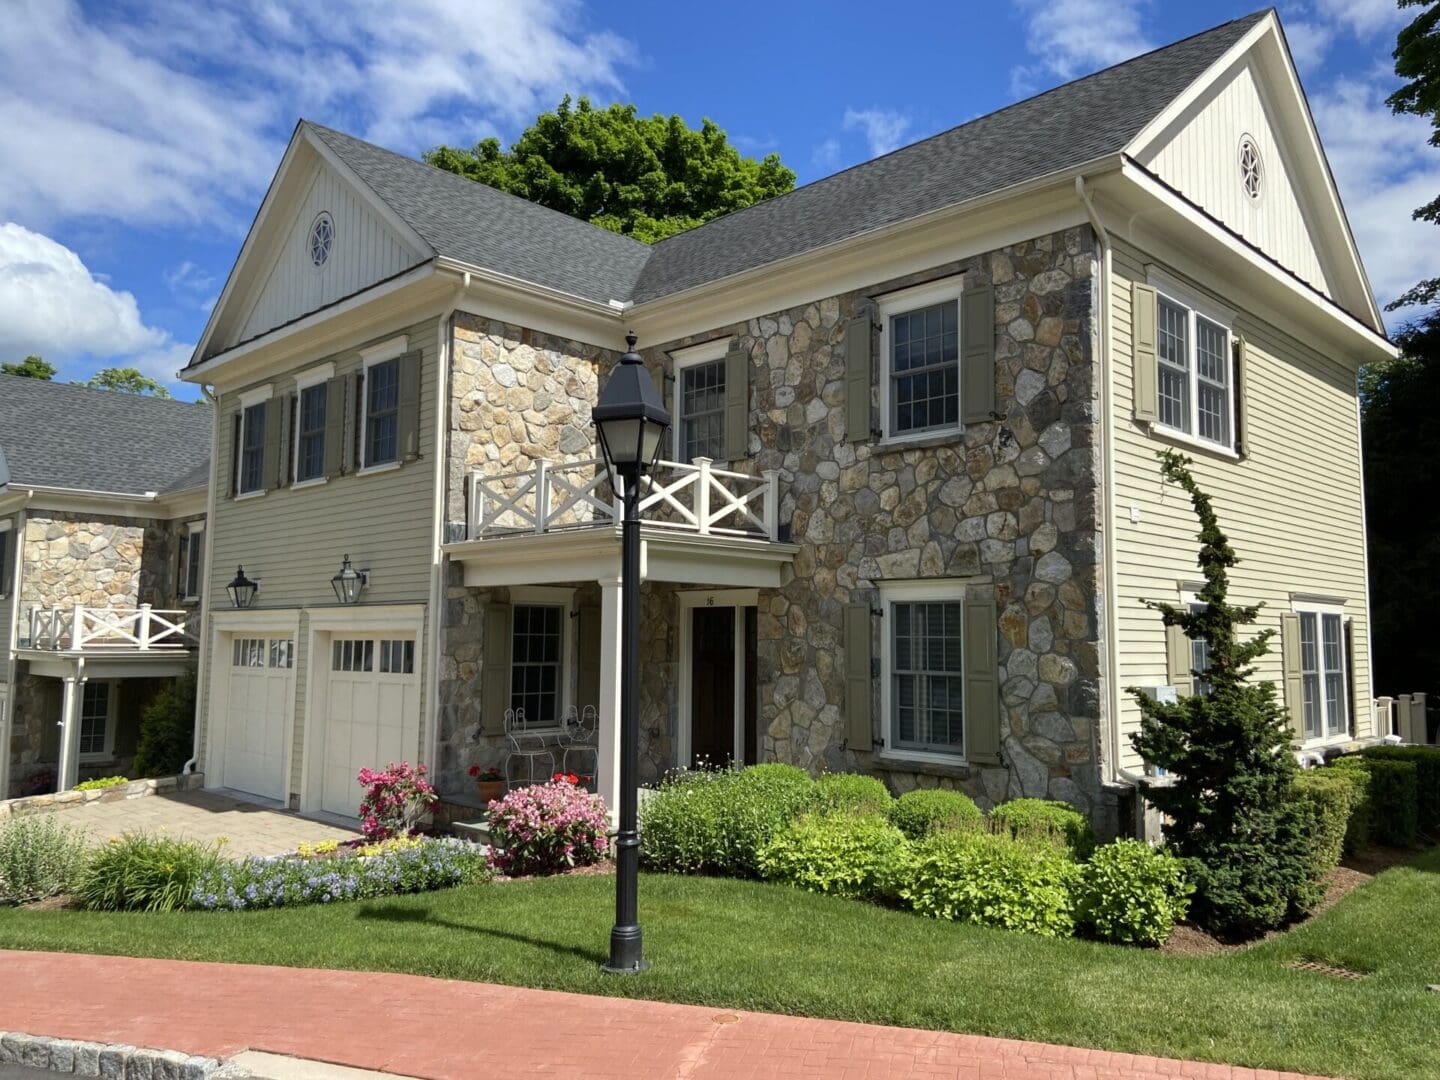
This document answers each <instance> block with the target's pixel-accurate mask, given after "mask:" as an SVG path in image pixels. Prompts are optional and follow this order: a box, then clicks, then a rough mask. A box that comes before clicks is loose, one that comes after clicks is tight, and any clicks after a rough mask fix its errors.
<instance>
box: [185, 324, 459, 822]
mask: <svg viewBox="0 0 1440 1080" xmlns="http://www.w3.org/2000/svg"><path fill="white" fill-rule="evenodd" d="M396 334H405V335H406V336H407V338H408V339H409V340H408V349H409V350H417V349H418V350H420V352H421V365H420V415H419V450H420V457H419V458H418V460H415V461H409V462H406V463H405V464H403V465H402V466H401V467H400V468H398V469H390V470H386V471H381V472H374V473H368V474H359V475H353V474H352V475H345V476H338V477H335V478H333V479H330V480H328V481H326V482H325V483H323V484H316V485H313V486H306V487H301V488H298V489H292V488H290V487H282V488H277V489H274V490H271V491H267V492H266V493H265V494H264V495H261V496H258V497H250V498H239V499H233V498H226V497H225V495H224V492H225V491H226V489H227V484H226V480H225V478H226V477H228V476H229V475H230V470H231V469H233V467H234V464H233V453H234V441H233V439H232V437H231V432H232V430H233V426H234V417H235V415H236V411H237V405H238V400H239V396H240V393H241V392H243V390H245V389H249V387H244V388H238V389H237V390H236V391H229V392H226V393H224V394H223V395H222V396H221V397H220V400H219V402H218V404H217V413H216V415H217V418H218V422H219V424H220V438H219V452H218V453H217V454H216V470H215V473H214V482H215V483H216V484H217V485H218V486H217V489H216V491H217V495H216V499H215V520H214V524H213V525H212V526H211V527H210V530H209V536H208V540H209V542H210V543H211V544H212V545H213V547H212V550H211V559H210V580H209V582H208V587H209V588H210V590H211V593H210V595H211V596H212V597H214V600H213V603H214V605H215V609H216V610H227V609H228V608H229V598H228V594H227V593H226V592H225V585H226V584H227V583H228V582H229V581H230V580H231V579H232V578H233V577H234V576H235V568H236V566H239V565H243V566H244V567H245V572H246V574H247V575H248V576H250V577H251V578H253V579H255V580H257V581H259V582H260V591H259V592H258V594H257V595H256V598H255V608H256V609H257V610H258V609H260V608H270V609H284V610H291V611H293V610H295V609H297V608H298V609H300V630H299V637H298V639H297V640H296V642H295V648H296V653H295V675H296V678H295V726H294V738H293V750H294V752H293V754H292V755H291V766H290V785H291V786H290V791H291V793H292V794H294V793H298V792H299V791H300V790H301V777H302V774H303V771H304V754H303V752H302V750H303V747H304V738H305V722H306V716H305V702H306V686H307V682H308V681H309V674H308V661H309V656H308V651H307V650H308V639H309V632H310V629H309V619H308V611H309V610H310V609H315V608H328V609H332V610H333V609H335V608H337V607H338V605H337V604H336V601H335V593H334V590H333V589H332V587H331V585H330V578H331V577H332V576H333V575H334V574H335V573H336V572H337V571H338V570H339V569H340V562H341V559H342V558H343V557H344V556H345V555H346V554H348V555H349V556H350V558H351V561H352V562H353V564H354V565H355V567H356V568H357V569H360V568H366V569H369V570H370V573H371V577H370V583H369V585H367V586H366V588H365V591H364V593H363V594H362V596H361V600H360V603H359V605H357V610H368V609H373V608H374V607H375V606H377V605H381V604H428V601H429V597H430V574H431V566H432V563H433V553H434V548H433V535H432V522H433V507H434V501H433V500H434V498H435V490H434V479H435V474H434V458H433V456H432V455H434V454H435V453H436V452H437V447H436V442H435V430H436V419H435V383H436V374H437V373H436V367H435V365H436V363H437V362H438V356H437V343H438V333H437V328H436V323H435V321H434V320H426V321H425V322H421V323H417V324H415V325H413V326H409V327H405V328H396V329H395V330H393V331H391V332H389V333H386V334H382V335H379V336H378V337H377V338H375V339H374V340H373V341H370V342H367V343H365V345H362V346H361V348H364V347H368V346H369V345H372V344H376V343H377V342H381V341H387V340H389V339H390V338H393V337H394V336H395V335H396ZM326 360H330V361H333V363H334V365H335V374H336V375H337V376H340V375H353V374H354V373H356V372H358V371H359V370H360V368H361V360H360V353H359V349H358V348H357V349H351V350H348V351H346V352H343V353H339V354H336V355H333V356H317V357H314V358H313V360H307V362H306V363H305V364H303V365H299V366H297V367H296V369H295V370H294V371H293V372H291V373H290V374H287V375H286V376H284V377H282V378H279V379H276V380H274V381H273V383H272V385H273V387H274V393H275V396H276V398H279V397H281V396H284V395H286V394H291V393H293V392H294V389H295V376H296V375H297V374H303V373H304V371H305V370H306V369H307V368H309V367H312V366H314V364H316V363H321V362H324V361H326ZM289 456H290V455H289V453H288V452H287V454H286V458H287V460H288V459H289ZM427 619H428V614H427ZM428 640H429V635H428V632H427V631H426V630H424V629H422V631H421V634H420V638H419V640H418V641H417V642H416V671H417V672H420V671H422V670H424V668H423V665H425V664H428V663H429V657H428V655H427V654H426V645H427V643H428ZM229 662H230V657H229V655H228V653H226V652H225V650H224V648H223V647H222V648H220V649H217V650H212V652H211V654H210V659H209V661H208V662H207V666H208V667H209V668H210V669H211V670H210V671H209V672H207V681H206V686H207V688H208V686H209V685H210V683H211V681H212V677H213V676H214V674H215V672H214V668H215V665H217V664H228V663H229ZM208 698H209V694H208V693H203V694H202V698H201V700H202V701H206V702H207V706H206V709H205V710H202V717H201V732H200V735H201V740H202V741H201V744H200V745H201V747H202V748H204V747H205V746H206V742H205V741H204V740H205V739H207V738H208V734H209V731H208V728H209V720H210V718H209V715H208ZM427 708H428V702H427V701H426V698H425V683H424V680H423V679H422V683H421V700H420V716H421V732H420V744H419V746H418V747H417V748H416V751H415V753H416V755H417V756H419V755H422V754H423V748H424V747H425V746H426V744H427V740H428V739H429V724H428V721H427V719H426V710H427ZM378 764H381V765H383V764H385V763H384V762H379V763H378ZM357 791H358V789H357Z"/></svg>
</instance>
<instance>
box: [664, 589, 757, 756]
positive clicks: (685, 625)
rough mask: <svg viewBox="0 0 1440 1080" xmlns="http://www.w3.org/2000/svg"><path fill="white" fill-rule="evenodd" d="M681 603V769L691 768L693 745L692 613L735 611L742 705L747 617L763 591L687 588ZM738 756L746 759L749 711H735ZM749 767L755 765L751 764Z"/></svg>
mask: <svg viewBox="0 0 1440 1080" xmlns="http://www.w3.org/2000/svg"><path fill="white" fill-rule="evenodd" d="M675 595H676V598H677V599H678V600H679V602H680V603H679V608H678V611H679V616H680V635H679V637H680V646H679V647H680V663H679V664H678V665H677V668H678V671H679V675H680V678H679V686H678V689H677V691H676V702H675V706H676V708H675V712H676V724H675V757H676V765H677V766H679V767H680V768H689V766H690V743H691V736H692V730H693V723H694V721H693V718H692V717H691V715H690V685H691V682H692V673H691V670H690V665H691V662H692V659H693V658H692V657H691V655H690V639H691V637H692V636H693V634H692V630H691V623H692V618H691V612H692V611H694V610H695V609H696V608H705V607H729V608H734V609H735V641H734V643H733V645H732V647H733V648H734V650H735V693H734V698H733V701H734V703H735V705H737V706H738V705H740V704H741V703H742V702H743V701H744V699H745V615H744V611H745V609H746V608H747V607H758V606H759V604H760V590H759V589H687V590H685V591H683V592H679V593H676V594H675ZM734 713H735V754H736V757H737V758H739V759H740V760H741V761H742V762H744V757H745V710H744V709H743V708H735V709H734ZM747 764H753V762H752V763H747Z"/></svg>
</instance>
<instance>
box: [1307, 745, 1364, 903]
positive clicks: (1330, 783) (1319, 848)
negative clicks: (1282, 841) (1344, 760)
mask: <svg viewBox="0 0 1440 1080" xmlns="http://www.w3.org/2000/svg"><path fill="white" fill-rule="evenodd" d="M1342 772H1343V770H1342ZM1293 793H1294V798H1296V799H1301V800H1303V801H1305V802H1308V803H1310V804H1311V805H1312V806H1313V807H1314V808H1315V820H1316V829H1315V831H1314V832H1313V833H1311V834H1310V835H1311V856H1312V873H1313V875H1314V877H1315V879H1316V880H1317V881H1318V880H1319V879H1320V878H1322V877H1324V876H1325V875H1326V874H1328V873H1329V872H1330V871H1331V870H1333V869H1335V867H1336V866H1338V865H1339V864H1340V855H1341V853H1342V852H1343V851H1344V849H1345V833H1346V830H1347V829H1348V828H1349V825H1350V812H1351V809H1352V808H1353V806H1354V804H1355V787H1354V785H1353V784H1352V783H1351V782H1350V781H1349V780H1347V779H1346V778H1345V777H1344V776H1343V775H1337V773H1336V770H1334V769H1310V770H1307V771H1305V772H1302V773H1300V774H1299V775H1298V776H1297V777H1295V784H1294V788H1293Z"/></svg>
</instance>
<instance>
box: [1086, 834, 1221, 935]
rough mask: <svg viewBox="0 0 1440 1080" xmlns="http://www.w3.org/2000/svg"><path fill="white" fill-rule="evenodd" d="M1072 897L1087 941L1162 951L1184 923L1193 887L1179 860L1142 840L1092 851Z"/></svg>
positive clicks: (1106, 846) (1118, 843)
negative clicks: (1155, 947) (1075, 898)
mask: <svg viewBox="0 0 1440 1080" xmlns="http://www.w3.org/2000/svg"><path fill="white" fill-rule="evenodd" d="M1077 891H1078V894H1079V900H1078V904H1077V916H1078V920H1079V922H1080V924H1081V926H1082V927H1083V928H1084V929H1085V930H1086V931H1087V932H1088V933H1089V934H1090V935H1091V936H1092V937H1096V938H1098V939H1099V940H1101V941H1113V942H1116V943H1118V944H1122V945H1163V944H1164V943H1165V939H1166V938H1168V937H1169V936H1170V931H1172V930H1174V929H1175V924H1176V923H1177V922H1179V921H1180V920H1181V919H1183V918H1184V917H1185V912H1186V910H1187V909H1188V908H1189V905H1190V894H1191V893H1192V892H1194V886H1193V885H1191V884H1190V881H1189V879H1188V876H1187V874H1186V871H1185V863H1184V861H1183V860H1181V859H1177V858H1176V857H1175V856H1174V855H1171V854H1169V853H1168V852H1165V851H1160V850H1157V849H1156V848H1152V847H1151V846H1150V845H1149V844H1147V843H1145V841H1143V840H1116V841H1115V842H1114V843H1113V844H1106V845H1105V846H1103V847H1099V848H1096V849H1095V853H1094V854H1093V855H1091V856H1090V861H1089V862H1088V863H1086V864H1085V865H1084V867H1082V868H1081V874H1080V882H1079V886H1078V890H1077Z"/></svg>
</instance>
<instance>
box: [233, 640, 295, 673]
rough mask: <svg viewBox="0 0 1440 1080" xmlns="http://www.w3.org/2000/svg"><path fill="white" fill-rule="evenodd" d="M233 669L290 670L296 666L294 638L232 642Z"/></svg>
mask: <svg viewBox="0 0 1440 1080" xmlns="http://www.w3.org/2000/svg"><path fill="white" fill-rule="evenodd" d="M230 648H231V652H230V663H231V666H233V667H252V668H263V667H272V668H290V667H294V666H295V639H294V638H242V637H237V638H235V639H233V641H232V642H231V646H230Z"/></svg>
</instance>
